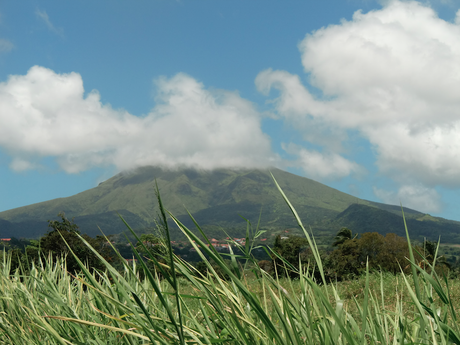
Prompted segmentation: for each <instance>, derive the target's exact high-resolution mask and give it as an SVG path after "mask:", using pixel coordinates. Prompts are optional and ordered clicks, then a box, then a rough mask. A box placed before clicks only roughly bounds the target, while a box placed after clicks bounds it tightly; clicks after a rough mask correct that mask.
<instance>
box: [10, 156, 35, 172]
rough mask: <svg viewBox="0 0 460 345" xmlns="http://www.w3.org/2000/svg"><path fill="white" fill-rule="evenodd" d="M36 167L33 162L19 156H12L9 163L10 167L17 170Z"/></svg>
mask: <svg viewBox="0 0 460 345" xmlns="http://www.w3.org/2000/svg"><path fill="white" fill-rule="evenodd" d="M36 168H37V166H36V165H35V164H33V163H31V162H29V161H27V160H24V159H21V158H14V159H13V161H12V162H11V163H10V169H12V170H14V171H17V172H21V171H26V170H32V169H36Z"/></svg>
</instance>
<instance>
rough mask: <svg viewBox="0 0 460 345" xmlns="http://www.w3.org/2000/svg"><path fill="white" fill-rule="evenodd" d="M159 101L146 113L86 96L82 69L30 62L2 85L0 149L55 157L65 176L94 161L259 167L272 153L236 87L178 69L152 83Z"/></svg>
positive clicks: (17, 158) (18, 164) (19, 160)
mask: <svg viewBox="0 0 460 345" xmlns="http://www.w3.org/2000/svg"><path fill="white" fill-rule="evenodd" d="M156 84H157V89H158V93H157V96H156V103H157V105H156V106H155V107H154V108H153V109H152V111H151V112H150V113H149V114H148V115H147V116H145V117H143V118H140V117H136V116H133V115H131V114H129V113H127V112H126V111H123V110H115V109H112V108H111V107H110V105H107V104H102V103H101V102H100V97H99V94H98V92H97V91H92V92H91V93H89V94H88V95H87V96H86V97H85V96H84V88H83V81H82V78H81V76H80V75H79V74H77V73H69V74H57V73H54V72H53V71H52V70H49V69H46V68H43V67H39V66H35V67H32V68H31V69H30V70H29V72H28V73H27V74H26V75H14V76H10V77H9V79H8V80H7V81H6V82H3V83H1V84H0V147H3V148H5V149H7V150H8V152H10V154H11V155H12V156H13V157H14V160H13V163H12V166H11V167H12V168H13V169H16V170H21V169H24V168H27V167H29V165H27V162H28V160H27V157H30V156H34V157H35V161H36V157H47V156H53V157H55V158H56V160H57V162H58V164H59V165H60V167H61V168H62V169H64V170H65V171H67V172H69V173H76V172H79V171H83V170H85V169H88V168H90V167H92V166H105V165H115V166H116V167H117V168H118V169H120V170H122V169H128V168H133V167H135V166H141V165H162V166H169V167H173V166H177V165H188V166H197V167H201V168H205V169H211V168H215V167H262V166H268V165H273V164H274V163H275V161H276V157H275V156H274V155H273V154H272V152H271V149H270V140H269V138H268V137H267V136H266V135H265V134H264V133H262V131H261V128H260V125H261V124H260V121H261V119H260V115H259V114H258V113H257V112H256V110H255V109H254V107H253V105H252V104H251V103H250V102H248V101H246V100H244V99H242V98H241V97H239V95H238V94H236V93H233V92H227V91H221V90H215V91H209V90H206V89H205V88H204V86H203V85H202V84H201V83H199V82H197V81H196V80H195V79H193V78H191V77H189V76H187V75H185V74H178V75H176V76H174V77H173V78H170V79H167V78H160V79H159V80H157V82H156Z"/></svg>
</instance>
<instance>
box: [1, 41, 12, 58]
mask: <svg viewBox="0 0 460 345" xmlns="http://www.w3.org/2000/svg"><path fill="white" fill-rule="evenodd" d="M13 48H14V44H13V43H11V42H10V41H8V40H7V39H4V38H0V54H1V53H8V52H10V51H11V50H12V49H13Z"/></svg>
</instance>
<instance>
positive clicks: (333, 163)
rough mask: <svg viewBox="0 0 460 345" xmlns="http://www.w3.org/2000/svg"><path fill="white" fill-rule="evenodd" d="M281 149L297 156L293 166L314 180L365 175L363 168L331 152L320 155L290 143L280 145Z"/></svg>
mask: <svg viewBox="0 0 460 345" xmlns="http://www.w3.org/2000/svg"><path fill="white" fill-rule="evenodd" d="M282 148H283V149H284V150H285V151H286V152H287V153H289V154H291V155H295V156H297V157H298V158H297V160H296V161H295V162H294V164H295V165H296V166H297V167H300V168H302V169H303V171H304V172H305V173H306V174H307V175H308V176H309V177H311V178H313V179H316V180H320V181H324V180H335V179H340V178H342V177H345V176H348V175H350V174H354V175H356V176H358V177H359V176H361V175H363V174H364V173H365V169H364V168H363V167H361V166H359V165H358V164H356V163H354V162H351V161H349V160H347V159H345V158H343V157H342V156H340V155H338V154H335V153H333V152H327V153H320V152H318V151H314V150H307V149H305V148H302V147H300V146H298V145H294V144H292V143H291V144H282ZM291 164H292V162H291Z"/></svg>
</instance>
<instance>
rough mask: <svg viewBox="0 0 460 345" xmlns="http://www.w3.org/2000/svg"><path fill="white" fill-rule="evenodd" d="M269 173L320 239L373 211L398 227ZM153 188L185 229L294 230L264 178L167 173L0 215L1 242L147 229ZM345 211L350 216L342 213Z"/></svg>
mask: <svg viewBox="0 0 460 345" xmlns="http://www.w3.org/2000/svg"><path fill="white" fill-rule="evenodd" d="M271 173H272V174H273V175H274V177H275V178H276V180H277V182H278V183H279V184H280V186H281V187H282V188H283V190H284V192H285V193H286V195H287V196H288V198H289V200H290V201H291V203H292V204H293V205H294V207H295V208H296V209H297V211H298V213H299V215H300V216H301V218H302V221H303V222H304V224H306V225H310V226H312V228H313V229H314V230H315V229H316V230H315V231H319V232H320V233H322V234H325V235H327V236H330V235H331V234H333V233H334V231H335V232H336V231H337V229H338V228H340V226H341V225H340V222H342V223H343V224H350V226H353V228H357V229H359V228H362V227H363V226H366V224H365V223H366V220H365V217H364V216H363V214H365V213H366V212H367V213H368V214H374V216H375V214H376V213H375V212H376V210H379V211H381V212H384V213H383V215H384V216H383V217H384V218H385V217H386V218H385V219H387V218H388V217H389V218H388V219H390V218H391V219H393V218H392V217H399V219H402V218H401V217H400V215H399V213H400V208H399V207H396V206H391V205H385V204H379V203H374V202H370V201H366V200H361V199H358V198H356V197H353V196H351V195H348V194H346V193H342V192H340V191H338V190H335V189H333V188H330V187H327V186H325V185H323V184H321V183H318V182H316V181H313V180H310V179H308V178H304V177H300V176H296V175H294V174H291V173H288V172H285V171H282V170H279V169H271ZM155 181H156V183H157V184H158V186H159V190H160V194H161V196H162V200H163V203H164V205H165V207H166V208H167V209H168V210H169V211H170V212H172V213H173V214H174V215H175V216H176V217H178V218H179V219H180V220H181V221H183V222H185V223H186V225H190V226H193V224H192V222H191V221H190V218H189V216H188V214H187V210H188V211H190V212H191V213H192V214H193V216H194V217H195V219H196V220H197V221H198V223H199V224H201V225H204V226H214V227H215V226H221V227H224V228H226V229H234V228H235V229H244V226H245V221H244V219H243V218H241V217H239V215H240V216H242V217H244V218H246V219H248V220H250V221H251V222H253V223H257V221H258V219H259V216H260V218H261V226H262V227H263V228H265V229H273V230H279V229H283V228H289V227H295V226H296V223H295V221H294V219H293V216H292V214H291V212H290V210H289V209H288V207H287V206H286V204H285V202H284V201H283V199H282V197H281V195H280V193H279V192H278V190H277V189H276V187H275V184H274V182H273V179H272V177H271V175H270V171H269V170H254V169H253V170H230V169H217V170H213V171H199V170H193V169H177V170H172V171H171V170H164V169H161V168H158V167H143V168H139V169H136V170H133V171H130V172H124V173H120V174H118V175H116V176H114V177H112V178H110V179H108V180H107V181H105V182H103V183H101V184H99V186H97V187H95V188H92V189H89V190H87V191H84V192H82V193H79V194H76V195H74V196H71V197H68V198H60V199H54V200H50V201H46V202H41V203H38V204H33V205H29V206H24V207H20V208H16V209H13V210H8V211H4V212H1V213H0V237H2V236H3V237H7V236H16V237H19V236H23V237H36V236H37V234H43V233H45V232H46V230H47V229H46V224H47V223H46V222H47V220H49V219H55V218H56V215H57V214H58V213H59V212H62V211H63V212H65V213H66V216H67V217H69V218H72V217H75V222H76V223H77V224H78V225H79V226H80V229H81V230H82V232H84V233H85V232H86V233H88V234H90V235H92V236H94V235H97V234H100V231H99V227H100V228H101V229H102V230H103V231H104V233H106V234H112V233H118V232H121V231H123V230H125V226H124V224H123V223H122V222H121V221H120V219H119V218H118V215H117V214H120V215H122V216H123V218H125V219H126V220H127V222H128V223H129V224H130V225H131V226H132V227H133V228H145V227H148V226H152V225H153V221H154V219H155V218H156V216H157V212H158V209H157V201H156V195H155V188H154V187H155ZM353 205H357V206H359V207H361V208H359V207H358V211H356V209H354V208H353V207H354V206H353ZM350 207H351V208H350ZM363 207H364V208H363ZM346 210H348V213H349V214H350V216H347V213H343V212H345V211H346ZM356 212H358V213H356ZM341 213H342V214H341ZM405 213H406V216H407V217H408V218H409V219H412V218H413V219H417V218H420V219H422V218H423V217H425V215H424V214H422V213H420V212H417V211H414V210H410V209H405ZM358 214H359V217H360V218H359V219H360V220H359V222H356V221H353V219H354V218H353V217H356V216H357V215H358ZM379 214H380V213H379ZM353 215H354V216H353ZM423 219H424V220H425V221H426V222H425V224H424V225H423V228H424V229H425V228H426V227H427V226H431V225H432V224H435V225H436V226H441V225H442V224H444V223H445V222H444V220H442V221H440V220H439V219H436V220H437V221H436V222H434V221H433V219H435V218H433V217H431V218H430V217H428V218H427V217H425V218H423ZM2 220H3V222H2ZM381 223H382V224H384V223H385V222H381ZM427 224H428V225H427ZM343 226H346V225H343ZM367 228H373V229H376V231H380V232H385V228H384V227H383V226H378V225H375V224H374V223H373V225H372V226H370V227H367ZM456 228H458V230H459V233H460V223H458V222H452V225H451V230H450V231H453V232H455V231H456V230H455V229H456ZM355 231H357V232H360V231H358V230H355ZM18 234H21V235H18ZM176 235H178V234H176Z"/></svg>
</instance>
